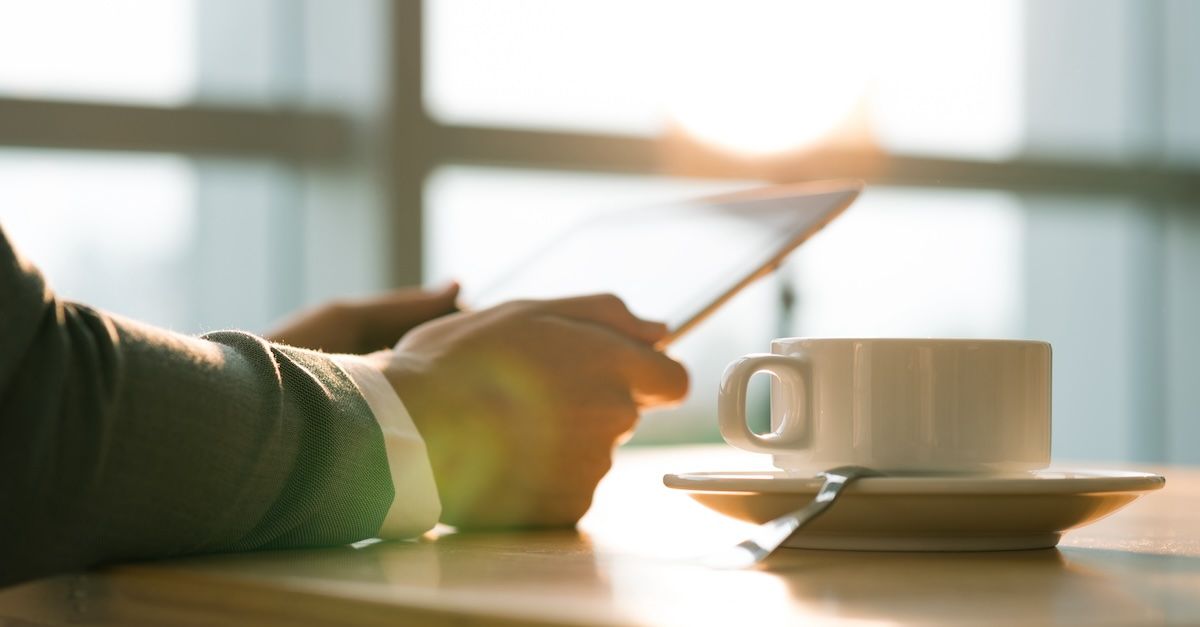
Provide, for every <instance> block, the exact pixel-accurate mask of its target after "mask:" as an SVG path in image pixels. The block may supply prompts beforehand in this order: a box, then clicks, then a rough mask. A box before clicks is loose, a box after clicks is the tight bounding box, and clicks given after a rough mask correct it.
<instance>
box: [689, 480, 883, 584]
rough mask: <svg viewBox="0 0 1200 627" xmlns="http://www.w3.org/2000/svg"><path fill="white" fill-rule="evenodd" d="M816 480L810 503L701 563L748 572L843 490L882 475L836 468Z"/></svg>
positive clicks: (824, 508)
mask: <svg viewBox="0 0 1200 627" xmlns="http://www.w3.org/2000/svg"><path fill="white" fill-rule="evenodd" d="M817 476H818V477H824V478H825V483H824V484H822V485H821V489H820V490H819V491H818V492H817V496H816V497H814V498H813V500H812V502H811V503H809V504H808V505H805V506H804V507H802V508H800V509H798V510H796V511H794V512H790V513H787V514H784V515H783V516H780V517H779V518H776V519H775V520H772V521H770V522H767V523H763V524H762V525H761V526H759V528H758V529H756V530H755V532H754V535H752V536H750V537H749V538H747V539H746V540H744V541H742V542H741V543H739V544H737V545H734V546H731V547H729V548H726V549H721V550H720V551H717V552H716V553H713V554H712V555H710V556H708V558H707V559H705V560H704V563H705V564H707V565H708V566H711V567H713V568H724V569H735V568H749V567H750V566H753V565H755V564H757V563H759V562H761V561H763V560H764V559H766V558H767V556H768V555H770V554H771V553H774V552H775V549H778V548H779V545H781V544H783V543H784V541H786V540H787V539H788V538H790V537H791V536H792V534H793V533H796V530H797V529H799V528H801V527H803V526H804V525H807V524H808V523H809V522H811V521H812V520H813V519H815V518H816V517H818V516H820V515H821V514H824V513H825V511H826V510H828V509H829V507H830V506H831V505H833V502H834V501H836V500H837V498H838V495H839V494H841V493H842V490H843V489H844V488H845V487H846V486H848V485H850V484H851V483H853V482H854V481H855V480H858V479H861V478H863V477H880V476H883V473H881V472H879V471H877V470H871V469H870V468H864V467H862V466H838V467H837V468H830V469H829V470H825V471H822V472H819V473H817Z"/></svg>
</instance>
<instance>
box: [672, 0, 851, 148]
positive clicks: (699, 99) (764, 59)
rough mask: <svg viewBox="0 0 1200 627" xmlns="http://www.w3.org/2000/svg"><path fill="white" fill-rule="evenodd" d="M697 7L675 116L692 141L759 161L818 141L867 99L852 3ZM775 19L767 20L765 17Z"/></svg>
mask: <svg viewBox="0 0 1200 627" xmlns="http://www.w3.org/2000/svg"><path fill="white" fill-rule="evenodd" d="M731 6H732V5H728V6H727V5H719V4H716V3H698V4H695V5H691V7H692V10H691V11H690V12H689V13H688V19H687V21H686V23H680V25H679V26H680V28H681V30H683V31H684V32H683V33H682V34H683V36H684V39H685V41H686V42H687V45H684V46H682V47H681V48H680V52H679V53H678V60H677V63H676V71H675V72H673V75H674V81H675V82H674V85H673V86H672V87H673V88H672V89H671V90H670V95H669V97H668V105H667V109H668V115H669V116H670V118H671V119H673V120H674V121H675V122H676V123H677V124H678V125H679V126H680V127H682V129H683V130H684V131H685V132H686V133H687V134H689V135H691V136H693V137H695V138H697V139H699V140H700V141H703V142H706V143H711V144H714V145H717V146H721V147H724V148H727V149H729V150H733V151H737V152H742V153H751V154H762V153H773V152H781V151H785V150H793V149H799V148H803V147H805V146H807V145H811V144H813V143H815V142H818V141H820V140H821V139H823V138H825V137H826V136H827V135H829V134H830V133H831V132H832V131H833V130H834V129H835V128H837V127H838V126H839V124H841V123H842V122H843V121H845V120H846V119H847V117H849V116H850V115H851V114H852V112H853V111H854V109H855V107H856V105H857V104H858V103H859V102H860V100H861V99H862V98H863V97H864V94H865V93H866V87H867V63H866V60H865V58H864V57H865V54H864V50H863V41H862V40H863V39H864V36H863V32H862V26H861V24H858V23H855V21H854V20H853V17H854V15H853V13H854V11H853V10H852V8H851V7H852V6H853V4H852V3H840V2H838V3H829V2H826V3H822V2H813V1H802V0H796V1H789V2H780V1H778V0H750V1H748V2H743V3H738V4H737V5H736V10H731V9H730V7H731ZM768 16H769V17H768Z"/></svg>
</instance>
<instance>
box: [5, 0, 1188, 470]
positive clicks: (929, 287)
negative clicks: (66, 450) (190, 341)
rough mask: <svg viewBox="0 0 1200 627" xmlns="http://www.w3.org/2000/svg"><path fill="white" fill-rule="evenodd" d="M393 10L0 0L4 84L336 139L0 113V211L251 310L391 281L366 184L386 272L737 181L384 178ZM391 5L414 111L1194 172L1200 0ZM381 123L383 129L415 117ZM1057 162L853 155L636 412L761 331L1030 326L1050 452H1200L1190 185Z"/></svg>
mask: <svg viewBox="0 0 1200 627" xmlns="http://www.w3.org/2000/svg"><path fill="white" fill-rule="evenodd" d="M388 11H389V4H388V3H386V2H381V1H379V0H355V1H348V2H336V1H334V0H305V1H303V2H291V3H289V2H285V1H284V0H253V1H237V2H235V1H234V0H205V1H204V2H199V1H193V0H156V1H155V2H145V1H144V0H141V1H139V0H119V1H117V0H108V1H106V2H104V3H96V2H90V1H88V0H37V1H34V0H24V1H22V0H0V105H2V104H3V101H4V100H5V99H12V100H27V99H44V100H54V101H66V102H80V103H109V104H116V105H120V106H124V105H136V106H146V107H153V108H167V109H173V108H176V107H191V106H201V107H217V108H225V109H234V110H239V109H245V110H267V111H272V110H280V109H289V110H291V109H297V110H308V109H319V110H321V111H323V112H333V113H335V114H336V115H338V116H341V117H342V118H344V119H345V120H348V121H349V123H350V124H351V125H352V128H353V132H354V134H355V136H356V137H358V138H360V139H359V141H358V143H356V144H355V147H354V149H353V150H352V152H351V154H348V155H345V156H343V157H341V161H340V162H338V163H333V164H329V163H326V164H320V165H314V164H312V163H309V162H307V161H305V160H303V159H299V160H287V159H283V160H281V159H276V158H269V157H262V156H261V155H259V156H256V155H232V154H197V153H194V152H191V151H188V150H169V149H168V150H163V151H126V150H102V149H97V148H95V147H88V146H80V147H71V146H58V147H47V146H31V145H19V143H13V144H12V145H4V144H5V143H6V142H5V139H4V137H5V135H4V133H3V132H0V223H2V224H3V225H4V227H5V228H6V229H7V230H8V231H9V234H10V236H11V237H12V238H13V239H14V240H15V241H16V242H17V243H18V244H19V245H20V246H21V247H22V248H24V249H25V251H26V252H27V254H29V255H30V256H31V257H32V258H33V259H34V260H35V261H36V262H37V263H38V264H39V265H40V266H41V267H42V269H43V270H44V271H45V272H46V273H47V275H48V276H49V277H50V278H51V280H52V281H53V283H54V285H55V286H56V287H57V288H58V290H59V291H60V292H61V293H63V294H65V295H67V296H69V297H72V298H75V299H79V300H83V301H86V302H89V303H92V304H95V305H98V306H102V307H106V308H109V309H111V310H113V311H116V312H119V313H122V314H126V315H130V316H135V317H139V318H143V319H146V320H149V321H151V322H154V323H157V324H160V325H164V326H167V327H170V328H173V329H177V330H180V331H185V332H189V333H192V332H200V331H204V330H211V329H214V328H219V327H231V326H232V327H242V328H248V329H251V330H259V331H261V330H265V329H267V328H268V327H269V325H270V324H272V322H273V321H275V320H277V319H279V318H280V317H281V316H282V315H284V314H285V313H287V312H289V311H291V310H293V309H295V308H297V307H300V306H304V305H307V304H312V303H316V302H320V301H321V300H323V299H327V298H330V297H334V296H341V295H351V294H365V293H369V292H372V291H375V290H379V289H383V288H385V287H386V286H388V285H389V284H392V283H394V282H396V281H397V276H398V274H397V273H396V272H395V262H394V261H389V260H390V259H393V258H394V256H395V255H396V250H395V249H396V248H403V247H404V246H412V245H413V244H403V243H400V240H397V239H396V237H395V235H396V233H397V231H396V230H395V228H394V226H389V225H394V224H396V221H395V219H396V216H395V215H392V213H390V212H399V213H402V214H403V213H405V212H410V213H411V214H412V216H411V219H408V218H405V220H406V221H405V220H402V221H401V223H402V224H414V225H418V226H417V227H416V228H417V230H418V231H419V236H420V237H419V239H420V243H421V246H420V248H421V250H420V254H419V259H420V262H421V263H420V264H419V266H420V267H419V269H418V268H417V267H416V266H413V267H411V268H409V271H408V272H407V275H406V277H407V278H410V279H411V278H415V277H417V276H420V277H422V278H423V279H424V280H425V281H427V282H429V283H437V282H440V281H443V280H446V279H448V278H451V277H453V278H458V279H459V280H461V281H464V282H467V283H472V284H479V283H484V282H486V281H487V280H488V278H489V277H490V276H493V275H494V273H495V272H497V271H498V270H500V269H503V268H504V267H506V266H507V265H508V264H509V263H511V262H513V261H514V260H516V259H518V258H521V257H523V256H524V255H526V254H527V253H528V251H529V250H530V249H531V248H532V247H535V246H537V245H539V244H540V243H541V242H544V241H545V240H546V239H548V238H552V237H554V235H555V234H556V233H557V232H559V231H560V230H561V229H564V228H567V227H569V226H570V225H571V224H573V223H575V222H577V221H579V220H581V219H584V218H586V217H587V216H590V215H593V214H595V213H596V212H601V211H608V210H615V209H621V208H625V207H628V206H630V205H636V204H640V203H647V202H653V201H656V200H669V199H674V198H680V197H684V196H688V195H695V194H705V193H711V192H714V191H723V190H729V189H739V188H744V187H746V186H749V185H754V184H757V183H756V182H755V181H752V180H745V179H743V178H739V177H722V176H720V175H714V176H709V177H705V178H693V177H679V176H664V175H661V174H655V173H654V172H642V173H634V172H630V173H614V172H595V171H587V170H586V168H582V167H570V166H567V167H561V168H556V169H554V170H545V169H537V168H533V167H527V166H523V164H521V163H515V162H514V163H505V162H503V159H496V160H495V162H492V163H479V162H473V163H466V162H462V163H460V162H455V161H454V160H453V159H443V160H440V161H439V160H435V163H434V165H433V166H432V167H431V168H430V169H429V171H427V172H424V173H423V174H422V175H421V176H419V177H417V180H416V181H415V182H412V183H411V186H412V187H413V188H414V190H416V191H414V192H413V193H412V195H411V196H410V197H411V198H413V199H416V200H415V201H413V202H411V203H408V204H403V203H402V204H401V206H396V205H394V204H389V203H388V202H387V200H386V198H387V197H388V194H389V193H390V192H389V191H388V190H389V189H392V187H391V186H394V185H397V184H398V183H397V182H396V181H397V180H399V181H401V183H400V184H405V185H408V184H409V183H405V182H404V181H406V180H407V179H404V178H403V177H399V176H397V175H395V172H394V171H392V170H390V169H389V164H390V163H392V162H390V161H387V160H381V159H380V158H379V156H378V155H379V153H378V152H377V151H378V149H379V144H378V143H374V142H378V141H380V140H379V139H378V137H380V136H382V134H383V133H384V131H386V130H387V129H388V127H387V126H386V125H384V124H382V123H381V122H380V120H381V119H383V118H381V116H385V115H393V114H395V112H394V111H391V110H390V109H389V108H388V107H389V105H387V102H390V101H389V100H388V98H392V97H395V94H397V93H399V94H403V93H404V90H405V88H406V85H408V84H407V83H405V82H404V81H405V80H407V78H408V77H410V76H411V75H412V73H413V72H414V70H413V69H412V68H407V69H403V70H401V69H400V67H399V66H397V65H396V64H395V62H394V60H393V61H389V60H388V52H387V51H388V50H390V49H391V48H389V46H391V45H392V44H394V41H395V40H396V39H397V38H400V37H406V36H409V35H406V34H405V33H401V32H389V31H388V30H387V28H388V27H387V25H388V24H389V21H388V19H386V16H387V14H388ZM414 30H419V32H420V33H421V35H422V36H423V38H424V41H423V44H422V45H421V47H419V48H417V50H420V51H421V52H422V53H423V54H422V55H421V56H422V59H421V62H420V65H419V68H418V69H419V70H420V71H421V72H423V75H424V76H423V78H424V86H423V89H422V91H421V94H420V97H419V99H418V100H419V102H420V103H423V110H424V112H423V113H421V112H418V113H417V114H416V115H417V116H426V117H427V118H428V119H429V120H431V121H432V123H433V124H440V125H449V126H454V127H458V128H465V129H468V130H470V129H509V130H529V131H545V132H550V133H565V134H567V135H568V136H570V134H581V135H586V136H614V137H625V138H645V139H650V140H654V139H656V138H660V137H661V138H672V137H673V138H680V137H683V138H686V141H690V142H694V143H695V145H696V146H698V147H702V148H703V149H704V150H715V151H718V152H727V153H729V154H732V155H741V156H745V157H747V158H754V157H761V156H764V155H765V156H768V157H769V156H772V155H778V154H780V153H788V154H790V153H791V152H796V153H797V154H800V153H803V152H804V151H808V150H817V149H823V148H840V149H847V150H859V151H868V152H871V153H872V154H883V155H895V156H900V157H909V156H916V157H931V158H936V159H941V160H944V161H945V163H948V164H955V163H970V164H984V165H985V166H986V165H987V164H995V165H996V167H1001V166H1004V165H1006V164H1007V165H1011V164H1021V163H1025V162H1027V161H1029V160H1050V161H1054V162H1059V163H1065V164H1074V165H1076V166H1078V167H1079V168H1082V169H1084V170H1086V169H1087V168H1093V167H1121V168H1131V169H1135V170H1138V171H1141V170H1146V171H1147V172H1150V173H1151V174H1154V173H1156V172H1168V173H1178V172H1182V173H1185V174H1190V175H1196V176H1198V177H1200V121H1198V119H1197V116H1195V115H1194V113H1195V111H1200V43H1197V42H1200V5H1197V4H1195V3H1190V2H1186V1H1184V0H1100V1H1084V0H1072V1H1062V2H1021V1H1016V0H997V1H994V2H988V3H965V2H953V1H950V0H919V1H908V2H903V3H897V2H886V1H883V0H875V1H872V0H851V1H846V2H837V3H831V2H815V1H783V0H749V1H747V0H738V1H734V0H726V1H721V0H712V1H706V2H689V1H685V0H653V1H650V0H605V1H603V2H600V1H594V0H575V1H570V2H564V1H562V0H437V1H436V2H427V3H426V4H425V8H424V16H423V20H422V23H421V24H420V28H419V29H414ZM406 32H407V31H406ZM409 34H411V33H409ZM401 65H402V64H401ZM410 87H411V86H410ZM400 98H402V96H400ZM395 115H399V114H395ZM405 115H407V114H405ZM388 119H389V120H391V119H400V120H401V121H403V120H404V119H405V118H402V117H400V118H388ZM414 119H415V118H414ZM380 129H383V130H380ZM403 130H404V126H403V124H400V135H399V137H400V139H398V140H396V141H395V143H394V145H393V144H388V145H387V146H388V147H389V149H390V150H393V151H395V152H396V153H397V154H400V155H403V154H407V152H416V151H420V150H424V149H425V148H424V147H423V146H422V144H421V143H420V139H419V138H417V139H409V138H410V136H409V135H404V133H403ZM464 141H465V140H464ZM398 159H399V160H400V161H403V156H401V157H399V158H398ZM1172 180H1175V179H1172ZM1064 189H1066V187H1064ZM1070 189H1071V190H1072V191H1070V192H1066V191H1062V190H1058V189H1055V188H1054V186H1053V181H1051V183H1050V184H1049V185H1047V186H1043V187H1042V188H1039V189H1006V188H1003V187H998V188H992V189H974V188H970V187H969V186H968V187H964V186H963V185H960V184H957V183H956V182H955V181H954V180H953V179H952V178H948V179H947V181H946V185H935V186H928V185H927V186H913V185H902V184H891V185H888V184H872V185H871V187H870V188H869V189H868V191H867V192H866V193H865V195H864V196H863V198H862V199H861V201H860V202H859V203H858V204H856V205H855V206H854V207H853V208H852V209H851V210H850V211H849V212H848V213H847V214H846V216H845V217H844V218H843V219H841V220H839V221H837V222H836V223H835V224H834V225H832V226H831V227H830V228H829V229H828V230H827V231H826V232H824V233H823V234H821V235H820V236H819V237H818V238H816V239H815V240H813V241H812V242H811V243H810V244H809V245H806V246H805V247H804V248H803V249H802V250H801V251H800V252H799V253H798V254H797V255H795V256H794V258H793V259H792V260H791V261H790V262H789V264H788V265H787V266H786V267H785V268H784V269H783V271H782V272H780V273H779V275H778V276H776V277H773V278H771V279H770V280H767V281H763V282H762V283H760V284H759V285H757V286H756V287H755V288H754V289H751V290H750V291H748V292H747V293H745V294H744V295H743V296H741V297H739V298H738V299H737V300H736V301H735V302H734V303H732V304H731V305H730V306H729V307H728V309H726V310H723V311H722V312H721V313H720V315H718V316H717V317H716V318H714V319H713V320H711V321H709V322H708V323H706V324H705V325H704V326H703V327H701V328H700V329H698V330H697V331H696V332H695V333H694V334H693V335H691V336H689V337H687V338H686V340H685V341H684V342H682V343H681V344H680V345H679V347H678V350H677V356H678V357H680V358H681V359H683V360H684V361H685V362H686V363H687V364H688V366H689V368H690V369H691V370H692V373H693V384H694V392H693V395H692V397H691V399H690V400H689V401H688V402H687V403H686V404H685V405H684V406H682V407H680V408H677V409H673V410H669V411H663V412H658V413H655V414H652V415H650V416H647V418H646V419H645V420H644V421H643V424H642V426H641V428H640V429H639V431H638V435H637V438H635V440H634V442H635V443H637V442H641V443H648V442H683V441H696V440H713V439H715V438H716V431H715V416H714V413H713V412H714V405H715V394H716V392H715V390H716V387H715V386H716V381H717V378H718V377H719V374H720V371H721V369H722V368H723V366H724V364H725V363H727V362H728V361H730V360H731V359H733V358H734V357H736V356H738V355H740V354H743V353H747V352H754V351H761V350H764V349H766V347H767V345H768V342H769V340H770V339H771V338H772V337H778V336H780V335H810V336H826V335H855V336H872V335H881V336H885V335H886V336H896V335H899V336H954V337H1026V338H1036V339H1045V340H1049V341H1051V342H1052V343H1053V344H1054V348H1055V383H1054V385H1055V387H1054V412H1055V427H1054V454H1055V455H1056V456H1057V457H1059V458H1076V459H1089V460H1134V459H1137V460H1158V461H1175V462H1200V447H1196V446H1194V443H1196V442H1200V392H1198V391H1197V390H1198V389H1200V388H1198V386H1197V385H1196V381H1197V379H1198V378H1200V357H1198V355H1200V329H1198V327H1197V324H1196V322H1195V321H1196V320H1200V295H1198V294H1200V290H1198V289H1197V284H1196V282H1195V279H1194V277H1195V275H1196V274H1197V271H1200V213H1198V211H1200V206H1197V199H1196V196H1195V195H1194V194H1193V195H1192V196H1190V197H1186V196H1185V197H1179V196H1158V195H1147V194H1146V193H1145V190H1144V189H1130V190H1128V192H1120V193H1114V192H1112V191H1111V190H1108V191H1104V192H1102V193H1101V192H1096V193H1083V192H1080V191H1079V190H1078V186H1075V187H1070ZM1193 189H1194V186H1193ZM405 215H407V214H405ZM408 237H409V239H408V240H404V241H405V242H413V241H416V239H417V238H416V236H415V235H413V234H409V236H408ZM785 291H790V292H791V293H794V295H795V299H796V301H795V306H794V307H792V308H791V309H785V308H783V307H781V306H780V302H781V294H783V293H784V292H785ZM756 398H757V401H756V403H757V404H758V405H760V416H761V404H762V403H763V399H762V394H761V390H760V393H759V394H758V395H757V396H756Z"/></svg>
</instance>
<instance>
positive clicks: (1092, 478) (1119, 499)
mask: <svg viewBox="0 0 1200 627" xmlns="http://www.w3.org/2000/svg"><path fill="white" fill-rule="evenodd" d="M663 483H664V484H666V486H667V487H669V488H675V489H677V490H686V491H688V492H689V493H690V496H691V497H692V498H693V499H695V500H696V501H699V502H700V503H702V504H704V505H705V506H707V507H709V508H711V509H713V510H715V511H718V512H720V513H722V514H725V515H727V516H732V517H733V518H737V519H739V520H745V521H749V522H754V523H763V522H766V521H768V520H771V519H773V518H776V517H778V516H781V515H783V514H785V513H787V512H790V511H792V510H795V509H798V508H800V507H803V506H804V505H805V504H806V503H807V502H808V501H809V500H811V499H812V497H813V495H814V494H816V492H817V490H818V488H820V487H821V480H820V479H818V478H815V477H797V476H794V475H788V474H787V473H785V472H782V471H774V472H772V471H762V472H695V473H683V474H676V475H666V476H664V477H663ZM1165 484H1166V479H1164V478H1163V477H1161V476H1159V475H1154V474H1149V473H1141V472H1124V471H1108V470H1057V469H1052V470H1042V471H1035V472H1029V473H1021V474H1012V475H991V476H979V475H974V476H897V477H872V478H869V479H860V480H858V481H856V482H855V483H853V484H851V485H849V486H847V488H846V491H845V492H844V493H843V494H842V496H841V498H840V499H839V500H838V502H837V503H835V504H834V506H833V507H832V508H830V509H829V511H828V512H826V513H825V514H824V515H823V516H821V517H820V518H817V519H816V520H814V521H813V522H812V523H810V524H809V525H808V526H807V527H805V528H803V529H801V530H800V531H799V532H797V533H796V535H794V536H792V537H791V538H790V539H789V540H788V542H787V543H786V544H785V545H784V546H790V547H795V548H805V549H839V550H851V551H1004V550H1014V549H1040V548H1047V547H1052V546H1055V545H1056V544H1058V541H1059V538H1061V537H1062V534H1063V533H1064V532H1065V531H1067V530H1069V529H1074V528H1076V527H1082V526H1083V525H1086V524H1088V523H1092V522H1095V521H1097V520H1099V519H1101V518H1103V517H1104V516H1107V515H1109V514H1111V513H1113V512H1115V511H1117V510H1118V509H1120V508H1122V507H1124V506H1125V505H1126V504H1128V503H1130V502H1131V501H1133V500H1134V499H1136V498H1137V497H1139V496H1141V494H1142V493H1144V492H1149V491H1152V490H1158V489H1160V488H1162V487H1163V485H1165Z"/></svg>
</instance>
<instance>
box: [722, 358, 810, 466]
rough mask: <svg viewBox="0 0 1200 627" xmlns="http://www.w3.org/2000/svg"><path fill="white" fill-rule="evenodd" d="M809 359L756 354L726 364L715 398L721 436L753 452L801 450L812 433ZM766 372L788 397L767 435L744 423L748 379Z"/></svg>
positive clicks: (734, 444) (732, 443)
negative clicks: (776, 422) (780, 415)
mask: <svg viewBox="0 0 1200 627" xmlns="http://www.w3.org/2000/svg"><path fill="white" fill-rule="evenodd" d="M808 363H809V362H808V359H807V358H805V357H804V356H803V355H786V356H785V355H775V354H771V353H755V354H752V355H746V356H744V357H741V358H739V359H737V360H736V361H734V362H733V363H731V364H729V367H728V368H726V369H725V374H723V375H722V376H721V391H720V394H719V395H718V397H717V417H718V419H719V425H720V428H721V437H723V438H725V441H726V442H729V443H730V444H731V445H733V446H736V447H737V448H740V449H743V450H746V451H751V452H754V453H777V452H779V451H784V450H793V451H794V450H796V449H797V448H803V447H801V446H798V445H799V444H802V443H803V442H804V440H805V438H806V437H807V435H808V434H809V433H810V432H811V426H810V425H809V424H808V423H809V418H810V416H809V411H808V409H807V403H806V401H807V400H808V398H809V397H810V394H809V391H808V386H807V382H808V380H809V377H808V374H807V372H806V370H807V369H808ZM760 372H766V373H769V374H770V375H771V376H773V377H775V378H776V379H777V380H778V381H779V383H780V385H781V386H783V391H784V394H785V395H786V398H787V404H786V406H785V407H786V409H785V410H784V414H783V419H782V420H781V421H780V423H779V426H778V427H776V428H775V429H774V430H773V431H771V432H770V433H765V434H762V435H759V434H757V433H755V432H753V431H751V430H750V425H748V424H747V423H746V394H747V389H748V388H749V387H750V378H751V377H753V376H754V375H756V374H758V373H760Z"/></svg>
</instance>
